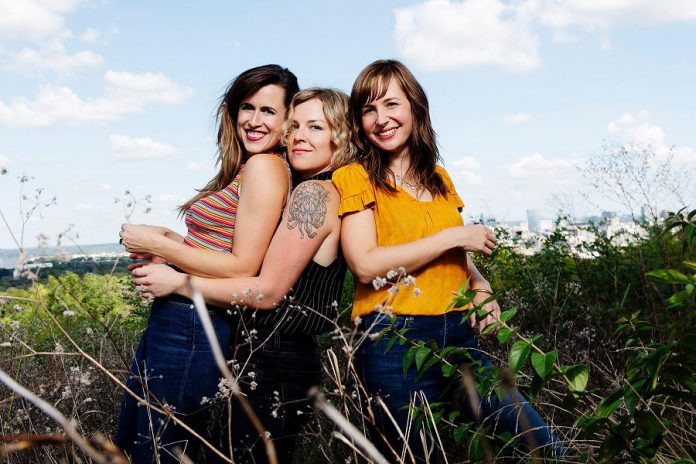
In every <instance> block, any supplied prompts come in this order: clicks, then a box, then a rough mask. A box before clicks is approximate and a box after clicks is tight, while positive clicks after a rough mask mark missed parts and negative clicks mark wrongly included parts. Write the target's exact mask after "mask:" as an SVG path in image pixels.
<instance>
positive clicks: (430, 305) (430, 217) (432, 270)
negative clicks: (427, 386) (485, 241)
mask: <svg viewBox="0 0 696 464" xmlns="http://www.w3.org/2000/svg"><path fill="white" fill-rule="evenodd" d="M437 172H438V173H439V174H440V175H441V176H442V179H443V180H444V182H445V185H446V186H447V190H448V191H449V193H448V194H447V196H445V197H442V196H439V195H437V196H435V197H434V198H433V201H418V200H416V199H415V198H414V197H413V196H411V195H410V194H409V193H407V192H405V191H403V190H401V188H400V187H398V186H396V189H397V190H398V191H397V192H396V193H394V194H392V193H389V192H386V191H383V190H381V189H375V188H374V187H373V186H372V184H371V183H370V180H369V178H368V175H367V172H366V171H365V168H363V166H362V165H361V164H359V163H352V164H349V165H347V166H344V167H342V168H340V169H338V170H337V171H336V172H334V174H333V178H332V180H333V183H334V185H335V186H336V188H337V189H338V192H339V193H340V195H341V203H340V206H339V210H338V215H339V216H340V217H343V216H344V215H346V214H350V213H354V212H358V211H362V210H364V209H366V208H372V210H373V211H374V215H375V226H376V229H377V245H378V246H389V245H398V244H401V243H407V242H412V241H414V240H418V239H420V238H424V237H428V236H430V235H432V234H434V233H436V232H438V231H440V230H442V229H446V228H448V227H454V226H461V225H463V223H464V221H463V220H462V217H461V215H460V214H459V212H460V210H461V208H463V207H464V203H462V200H461V199H460V198H459V196H458V195H457V192H456V191H455V189H454V186H453V185H452V181H451V180H450V178H449V175H448V174H447V171H445V170H444V168H441V167H440V166H438V167H437ZM406 272H407V273H410V274H412V275H413V277H415V279H416V282H415V285H411V286H407V287H405V286H403V285H400V286H399V287H400V289H399V292H398V293H397V294H396V295H395V296H394V297H393V298H392V299H391V300H390V302H389V306H391V307H392V311H393V312H394V313H395V314H402V315H439V314H443V313H446V312H447V311H448V309H447V306H448V305H449V303H450V301H451V300H452V297H453V294H452V292H453V291H455V290H457V289H458V288H459V286H460V285H461V284H463V283H464V282H465V281H466V279H467V278H468V268H467V264H466V253H465V252H464V250H462V249H451V250H449V251H447V252H445V253H444V254H443V255H442V256H440V257H439V258H437V259H436V260H434V261H432V262H431V263H430V264H428V265H427V266H424V267H422V268H421V269H420V270H418V271H416V272H410V271H409V270H408V269H406ZM375 277H378V276H375ZM381 277H384V276H381ZM389 287H390V286H389V285H387V286H384V287H383V288H381V289H379V290H375V289H374V287H373V285H371V284H362V283H360V282H358V281H357V280H356V283H355V302H354V304H353V314H352V318H353V319H354V318H355V317H357V316H362V315H365V314H369V313H371V312H373V311H375V310H376V308H377V307H378V305H384V304H385V302H386V301H387V299H388V298H389V297H390V294H389V293H388V292H387V290H388V288H389ZM414 287H415V288H418V289H419V290H420V294H419V295H418V296H416V293H418V292H414Z"/></svg>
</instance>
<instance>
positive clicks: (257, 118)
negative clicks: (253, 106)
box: [249, 110, 261, 127]
mask: <svg viewBox="0 0 696 464" xmlns="http://www.w3.org/2000/svg"><path fill="white" fill-rule="evenodd" d="M249 124H251V125H252V126H253V127H257V126H260V125H261V112H260V111H258V110H257V111H254V114H253V116H252V117H251V119H250V120H249Z"/></svg>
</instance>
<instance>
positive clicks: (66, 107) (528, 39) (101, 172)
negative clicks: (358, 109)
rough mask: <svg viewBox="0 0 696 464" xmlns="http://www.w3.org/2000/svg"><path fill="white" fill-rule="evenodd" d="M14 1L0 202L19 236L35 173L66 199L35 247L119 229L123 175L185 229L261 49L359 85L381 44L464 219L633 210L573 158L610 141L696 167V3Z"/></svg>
mask: <svg viewBox="0 0 696 464" xmlns="http://www.w3.org/2000/svg"><path fill="white" fill-rule="evenodd" d="M0 12H1V13H0V167H4V168H5V169H7V174H5V175H3V176H0V195H1V198H2V202H1V203H0V210H1V211H2V213H3V214H4V216H5V217H6V219H7V220H8V222H9V223H10V226H11V227H12V228H13V230H14V231H15V233H16V234H18V233H19V230H20V228H21V227H20V226H21V224H20V222H21V221H20V219H19V212H20V211H19V200H18V194H19V183H18V180H17V178H18V177H19V176H21V175H22V174H24V173H26V174H27V175H29V176H33V178H34V179H33V180H32V181H30V182H29V183H27V184H24V189H25V191H27V192H30V191H31V190H32V189H34V188H37V187H41V188H43V189H44V190H43V193H42V195H43V198H45V199H50V198H52V197H53V196H55V197H56V203H57V204H55V205H51V206H49V207H42V208H41V210H40V215H39V214H38V213H35V214H34V216H33V217H32V219H31V220H30V221H29V223H28V224H27V226H26V229H25V232H24V242H25V245H27V246H34V245H35V244H36V236H37V235H38V234H39V233H44V234H46V235H48V236H49V237H50V239H49V242H53V241H54V240H55V236H56V234H58V233H59V232H60V231H62V230H64V229H66V228H67V227H68V226H69V225H70V224H74V229H73V230H74V231H75V232H76V233H78V234H79V236H80V238H79V242H80V243H84V244H87V243H101V242H113V241H115V239H116V237H117V233H118V229H119V226H120V223H121V222H124V213H123V208H122V203H115V198H117V197H118V198H124V191H126V190H129V191H131V192H133V194H134V195H135V196H136V197H137V198H144V197H145V196H146V195H151V196H152V197H151V198H152V202H151V204H149V205H147V206H149V207H151V208H152V210H151V212H150V213H148V214H144V208H145V206H146V205H145V204H144V202H141V204H139V205H138V207H137V208H136V211H135V212H134V213H133V215H132V218H131V219H132V221H133V222H136V223H141V222H146V223H157V224H165V225H168V226H170V227H173V228H176V229H178V230H182V229H183V228H182V226H181V224H180V223H179V222H178V221H177V218H176V213H175V207H176V205H178V204H180V203H181V202H183V201H184V200H186V199H187V198H188V197H189V196H191V195H192V194H193V193H194V188H197V187H201V186H202V185H203V184H204V183H205V181H206V180H207V179H209V178H210V177H211V176H212V175H213V173H214V171H213V161H214V155H215V147H214V144H213V135H214V124H213V119H212V116H213V113H214V110H215V105H216V102H217V99H218V97H219V95H220V93H221V92H222V90H223V89H224V87H225V85H226V84H227V83H228V82H229V80H230V79H231V78H232V77H234V76H235V75H237V74H239V73H240V72H241V71H243V70H245V69H247V68H249V67H252V66H256V65H260V64H266V63H280V64H283V65H284V66H287V67H289V68H290V69H291V70H292V71H293V72H295V73H296V74H297V76H298V78H299V80H300V85H301V86H302V87H307V86H314V85H320V86H332V87H337V88H339V89H342V90H344V91H349V90H350V87H351V85H352V82H353V79H354V78H355V76H356V75H357V74H358V72H359V71H360V70H361V69H362V68H363V67H364V66H365V65H367V64H368V63H370V62H371V61H373V60H374V59H377V58H397V59H400V60H402V61H404V62H405V63H406V64H407V65H408V66H409V67H410V68H411V69H412V70H413V72H414V73H415V74H416V76H417V77H418V79H419V80H420V82H421V83H422V84H423V86H424V88H425V89H426V91H427V93H428V96H429V98H430V104H431V113H432V118H433V122H434V126H435V130H436V131H437V133H438V136H439V142H440V145H441V151H442V155H443V157H444V160H445V166H446V167H447V168H448V170H449V171H450V173H451V174H452V177H453V179H454V181H455V185H456V186H457V189H458V191H459V193H460V196H461V197H462V198H463V200H464V202H465V203H466V204H467V208H466V210H465V213H466V215H467V217H468V216H478V215H479V214H482V213H483V214H485V215H492V216H495V217H497V218H499V219H511V220H512V219H523V218H524V217H525V212H526V210H527V209H532V208H534V209H541V210H542V211H545V212H546V213H548V214H553V213H554V212H555V211H556V210H557V208H558V207H559V205H560V204H561V203H562V204H563V206H564V207H569V208H570V209H572V210H573V212H575V213H577V214H587V213H592V212H596V211H597V210H598V208H606V209H621V208H622V206H621V205H620V204H618V203H613V202H611V201H610V200H608V199H605V198H604V197H603V196H602V195H599V194H598V192H597V190H596V189H594V188H592V187H590V186H589V185H588V184H587V182H585V181H584V180H583V177H582V176H581V175H580V174H579V173H578V166H580V167H582V166H583V165H586V164H585V163H587V160H588V159H590V158H591V157H592V156H593V155H596V154H598V153H601V152H602V146H603V144H604V143H605V142H607V143H630V144H634V143H640V144H643V145H646V144H649V145H650V146H651V147H653V149H654V151H655V153H656V158H655V160H656V161H655V162H657V163H660V162H661V160H664V159H666V158H667V157H669V156H671V157H672V164H673V166H674V167H675V170H676V171H677V172H679V173H681V174H682V175H685V174H686V173H689V172H696V169H694V168H695V167H696V148H695V147H696V131H694V121H696V92H694V86H693V76H694V75H696V2H694V1H693V0H603V1H597V0H517V1H512V2H503V1H499V0H464V1H454V0H451V1H450V0H431V1H422V2H418V1H381V2H372V1H369V2H368V1H354V2H350V3H348V2H341V3H333V2H319V1H313V0H303V1H294V2H281V1H278V2H273V1H263V0H261V1H256V2H229V1H206V2H186V3H184V2H182V3H178V2H161V1H150V2H135V1H121V2H115V1H111V2H109V1H102V0H91V1H90V0H0ZM670 149H671V152H670ZM669 153H671V155H670V154H669ZM686 177H688V176H685V178H686ZM687 181H688V179H686V180H684V179H682V181H681V182H682V184H680V189H681V190H682V194H683V196H684V197H685V198H686V200H687V201H689V202H691V203H692V204H693V200H694V199H695V195H694V189H693V185H692V184H688V185H687V183H686V182H687ZM559 198H561V199H560V200H559ZM658 202H659V203H660V205H664V206H665V207H668V206H673V205H674V204H675V203H674V201H673V200H670V198H668V197H667V196H665V197H664V198H660V199H659V200H658ZM30 204H31V201H30V200H29V201H27V202H25V208H26V207H27V206H29V205H30ZM11 247H13V241H12V239H11V236H10V234H9V233H8V232H7V230H6V228H4V227H0V248H11Z"/></svg>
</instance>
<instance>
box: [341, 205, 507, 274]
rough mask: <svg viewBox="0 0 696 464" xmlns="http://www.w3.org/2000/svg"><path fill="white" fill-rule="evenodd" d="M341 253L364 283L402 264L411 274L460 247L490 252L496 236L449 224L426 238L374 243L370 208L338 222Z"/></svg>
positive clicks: (477, 227)
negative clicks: (387, 243)
mask: <svg viewBox="0 0 696 464" xmlns="http://www.w3.org/2000/svg"><path fill="white" fill-rule="evenodd" d="M341 244H342V246H343V253H344V255H345V257H346V261H347V262H348V266H349V267H350V269H351V271H353V274H354V275H355V276H356V277H357V278H358V280H359V281H360V282H362V283H364V284H367V283H370V282H372V280H373V279H374V278H375V277H377V276H381V275H384V274H386V273H387V272H388V271H389V270H390V269H396V268H398V267H400V266H403V267H404V268H405V269H406V271H407V272H409V273H412V272H414V271H417V270H418V269H420V268H421V267H423V266H425V265H427V264H429V263H430V262H431V261H433V260H435V259H436V258H438V257H439V256H441V255H442V254H443V253H444V252H445V251H447V250H449V249H451V248H456V247H462V248H464V249H465V250H467V251H475V252H479V253H482V254H485V255H490V253H491V252H492V250H493V247H495V237H494V236H493V233H492V232H491V231H490V230H489V229H488V228H486V227H484V226H481V225H474V226H460V227H450V228H448V229H444V230H441V231H440V232H437V233H435V234H433V235H431V236H429V237H425V238H421V239H418V240H414V241H412V242H408V243H402V244H399V245H390V246H378V245H377V230H376V227H375V216H374V213H373V211H372V209H369V208H368V209H365V210H363V211H359V212H357V213H353V214H350V215H346V216H345V217H344V218H343V221H342V223H341Z"/></svg>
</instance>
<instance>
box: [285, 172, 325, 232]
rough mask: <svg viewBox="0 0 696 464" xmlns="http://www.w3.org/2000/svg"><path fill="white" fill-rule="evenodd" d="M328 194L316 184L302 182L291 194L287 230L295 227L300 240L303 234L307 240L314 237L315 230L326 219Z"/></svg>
mask: <svg viewBox="0 0 696 464" xmlns="http://www.w3.org/2000/svg"><path fill="white" fill-rule="evenodd" d="M327 201H329V192H327V191H326V189H325V188H324V187H323V186H322V185H321V184H320V183H318V182H303V183H301V184H300V185H299V186H298V187H297V189H296V190H295V192H294V193H293V199H292V203H291V204H290V212H289V213H288V229H294V228H295V227H297V228H298V229H299V230H300V238H304V236H305V232H306V233H307V236H308V237H309V238H314V237H316V235H317V233H316V230H317V229H318V228H319V227H321V226H322V225H323V224H324V219H326V202H327Z"/></svg>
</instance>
